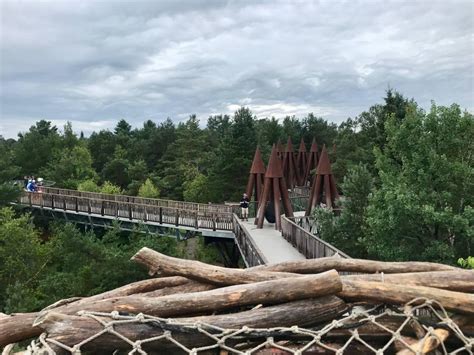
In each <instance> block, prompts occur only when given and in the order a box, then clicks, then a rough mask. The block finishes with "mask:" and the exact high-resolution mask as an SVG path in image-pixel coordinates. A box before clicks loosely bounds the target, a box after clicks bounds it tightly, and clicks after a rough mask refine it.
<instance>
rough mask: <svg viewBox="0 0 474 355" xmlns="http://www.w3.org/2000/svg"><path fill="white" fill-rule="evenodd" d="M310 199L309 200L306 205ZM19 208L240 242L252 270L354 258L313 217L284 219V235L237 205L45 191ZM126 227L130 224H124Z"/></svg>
mask: <svg viewBox="0 0 474 355" xmlns="http://www.w3.org/2000/svg"><path fill="white" fill-rule="evenodd" d="M304 192H305V191H302V192H299V191H298V189H295V190H293V192H292V193H293V194H294V196H291V198H292V204H293V206H294V208H295V207H296V208H295V210H298V207H299V206H301V207H300V209H304V205H305V203H306V202H307V196H304V195H303V194H304ZM305 198H306V200H305ZM19 203H20V204H21V205H24V206H29V207H31V208H35V209H40V210H42V211H43V212H44V211H50V212H54V213H57V212H59V213H61V214H62V215H64V216H63V217H65V218H66V219H68V218H67V216H71V215H72V216H78V217H80V218H88V220H89V222H90V224H91V226H92V225H94V221H93V220H94V219H95V220H102V221H104V220H108V221H113V220H117V221H120V222H126V223H127V224H145V225H147V226H158V227H164V228H175V229H176V230H177V229H183V230H189V231H196V232H200V233H202V234H203V235H204V236H208V237H220V238H232V239H235V243H236V244H237V246H238V248H239V250H240V252H241V254H242V257H243V259H244V261H245V263H246V265H247V266H255V265H261V264H267V263H278V262H283V261H291V260H301V259H305V258H319V257H326V256H332V255H334V254H339V255H340V256H341V257H348V256H347V255H346V254H344V253H343V252H341V251H339V250H337V249H336V248H334V247H333V246H332V245H330V244H328V243H326V242H324V241H323V240H321V239H319V238H318V237H317V236H316V235H315V234H314V233H315V232H314V231H310V230H309V228H305V227H308V218H307V217H295V218H293V219H289V218H286V217H284V216H282V222H281V227H282V229H281V231H278V230H275V227H274V225H272V224H264V228H263V229H257V227H256V226H255V225H254V223H253V222H254V220H253V219H250V220H249V221H248V222H243V221H241V220H239V218H238V216H237V215H236V214H235V213H234V212H233V208H232V206H228V205H221V204H200V203H192V202H182V201H172V200H161V199H149V198H140V197H134V196H124V195H109V194H101V193H93V192H81V191H76V190H67V189H58V188H44V190H43V191H42V192H38V193H29V192H28V193H27V192H25V193H24V194H22V196H21V197H20V201H19ZM124 224H125V223H124Z"/></svg>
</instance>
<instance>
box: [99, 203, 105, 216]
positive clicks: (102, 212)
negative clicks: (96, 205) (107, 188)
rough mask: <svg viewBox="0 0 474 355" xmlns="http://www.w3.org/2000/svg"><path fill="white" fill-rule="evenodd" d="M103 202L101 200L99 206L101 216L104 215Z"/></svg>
mask: <svg viewBox="0 0 474 355" xmlns="http://www.w3.org/2000/svg"><path fill="white" fill-rule="evenodd" d="M104 205H105V201H104V200H102V203H101V204H100V215H101V216H103V215H104V214H105V206H104Z"/></svg>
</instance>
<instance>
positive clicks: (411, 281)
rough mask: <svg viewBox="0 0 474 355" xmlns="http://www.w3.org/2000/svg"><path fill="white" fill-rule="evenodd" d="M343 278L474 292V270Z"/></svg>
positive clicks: (349, 276) (348, 276) (344, 278)
mask: <svg viewBox="0 0 474 355" xmlns="http://www.w3.org/2000/svg"><path fill="white" fill-rule="evenodd" d="M341 278H342V280H343V282H345V281H346V280H349V281H378V282H385V283H390V284H400V285H412V286H427V287H434V288H441V289H445V290H450V291H458V292H469V293H472V292H474V270H460V271H432V272H414V273H404V274H371V275H344V276H341Z"/></svg>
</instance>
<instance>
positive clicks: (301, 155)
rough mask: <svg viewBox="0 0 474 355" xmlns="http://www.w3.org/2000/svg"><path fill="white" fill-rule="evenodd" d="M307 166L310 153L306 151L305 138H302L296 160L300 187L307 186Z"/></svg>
mask: <svg viewBox="0 0 474 355" xmlns="http://www.w3.org/2000/svg"><path fill="white" fill-rule="evenodd" d="M306 164H308V153H307V151H306V145H305V144H304V140H303V138H301V142H300V147H299V149H298V156H297V158H296V167H297V169H298V172H299V173H298V176H299V179H298V185H299V186H303V185H306V180H305V174H306Z"/></svg>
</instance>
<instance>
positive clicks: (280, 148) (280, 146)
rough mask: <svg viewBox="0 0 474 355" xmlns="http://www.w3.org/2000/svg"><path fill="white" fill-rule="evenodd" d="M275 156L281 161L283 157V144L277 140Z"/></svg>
mask: <svg viewBox="0 0 474 355" xmlns="http://www.w3.org/2000/svg"><path fill="white" fill-rule="evenodd" d="M277 155H278V158H280V159H281V160H283V156H284V155H285V148H284V147H283V144H281V140H278V143H277Z"/></svg>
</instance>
